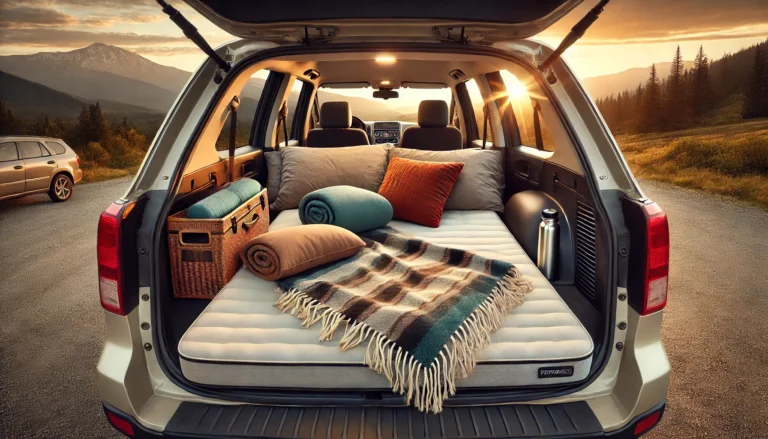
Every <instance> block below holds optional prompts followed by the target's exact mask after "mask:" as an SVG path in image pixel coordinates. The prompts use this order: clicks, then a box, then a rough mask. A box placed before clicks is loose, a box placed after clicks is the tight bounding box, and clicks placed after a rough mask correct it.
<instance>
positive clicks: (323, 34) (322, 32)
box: [299, 26, 338, 44]
mask: <svg viewBox="0 0 768 439" xmlns="http://www.w3.org/2000/svg"><path fill="white" fill-rule="evenodd" d="M337 32H338V29H336V28H335V27H308V26H304V36H302V37H301V40H300V41H299V42H300V43H301V44H313V43H327V42H328V41H331V40H332V39H334V38H335V37H336V33H337Z"/></svg>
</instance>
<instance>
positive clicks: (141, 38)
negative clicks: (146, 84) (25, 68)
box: [0, 27, 188, 48]
mask: <svg viewBox="0 0 768 439" xmlns="http://www.w3.org/2000/svg"><path fill="white" fill-rule="evenodd" d="M187 41H188V40H187V39H186V37H184V36H168V35H140V34H136V33H128V32H88V31H80V30H71V29H56V28H47V27H46V28H38V29H0V46H22V47H24V46H26V47H62V48H79V47H83V46H88V45H90V44H92V43H94V42H99V43H104V44H112V45H115V46H149V45H153V44H167V43H180V42H187Z"/></svg>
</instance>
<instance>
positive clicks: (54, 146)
mask: <svg viewBox="0 0 768 439" xmlns="http://www.w3.org/2000/svg"><path fill="white" fill-rule="evenodd" d="M45 144H46V145H48V148H50V149H51V151H53V153H54V154H56V155H59V154H64V153H65V152H67V149H66V148H64V145H62V144H61V143H59V142H45Z"/></svg>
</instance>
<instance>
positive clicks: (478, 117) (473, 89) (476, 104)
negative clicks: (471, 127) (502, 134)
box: [464, 79, 493, 143]
mask: <svg viewBox="0 0 768 439" xmlns="http://www.w3.org/2000/svg"><path fill="white" fill-rule="evenodd" d="M464 84H466V86H467V93H468V94H469V99H470V100H471V101H472V110H473V111H474V112H475V122H476V123H477V135H478V139H481V140H482V138H483V122H484V118H483V106H484V102H483V95H482V94H480V88H479V87H478V86H477V81H475V80H474V79H470V80H469V81H467V82H465V83H464ZM492 134H493V133H492V130H491V126H490V120H489V121H488V141H489V142H491V143H493V135H492ZM473 140H475V139H473Z"/></svg>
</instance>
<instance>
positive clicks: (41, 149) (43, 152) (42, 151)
mask: <svg viewBox="0 0 768 439" xmlns="http://www.w3.org/2000/svg"><path fill="white" fill-rule="evenodd" d="M37 145H38V146H40V152H41V153H42V154H43V157H50V156H51V153H50V151H48V148H46V147H45V146H43V145H42V144H40V143H38V144H37Z"/></svg>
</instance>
